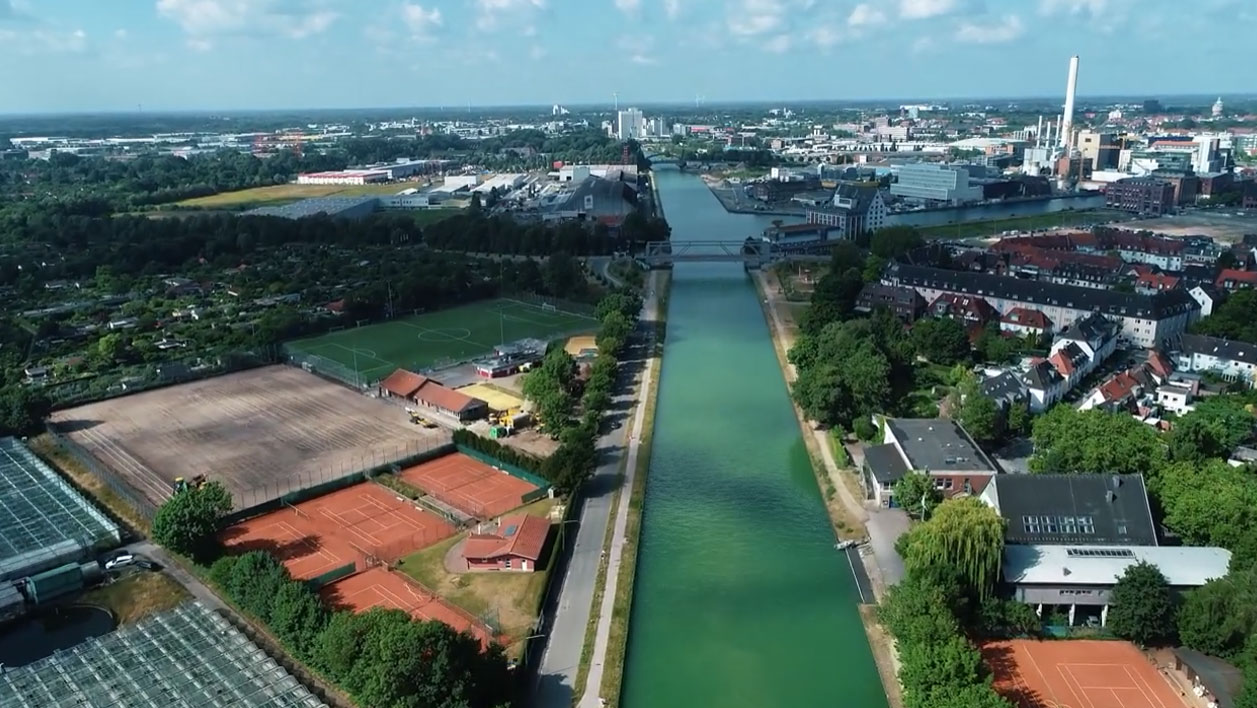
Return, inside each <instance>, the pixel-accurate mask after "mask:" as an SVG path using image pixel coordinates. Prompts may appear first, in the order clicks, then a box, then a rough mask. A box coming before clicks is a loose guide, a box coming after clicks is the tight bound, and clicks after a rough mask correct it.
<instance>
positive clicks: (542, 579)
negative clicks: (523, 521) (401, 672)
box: [398, 499, 557, 656]
mask: <svg viewBox="0 0 1257 708" xmlns="http://www.w3.org/2000/svg"><path fill="white" fill-rule="evenodd" d="M555 503H556V500H554V499H542V500H540V501H536V502H533V503H532V504H529V505H528V506H526V507H524V508H523V509H522V510H521V511H524V512H525V513H528V514H532V515H533V516H547V515H549V513H550V509H551V508H553V507H554V505H555ZM550 533H551V535H552V536H553V535H554V534H555V533H557V528H556V527H554V526H553V525H552V526H551V531H550ZM466 536H467V534H466V533H461V534H459V535H457V536H455V537H453V538H450V539H446V540H445V541H442V542H441V543H438V544H437V545H435V546H432V547H430V548H425V549H423V550H422V551H419V552H418V553H412V554H411V555H409V556H406V557H405V558H403V559H402V561H401V563H399V564H398V570H400V571H401V572H403V573H405V574H407V575H409V576H410V577H412V578H414V579H415V580H418V581H419V582H420V583H422V584H423V585H424V586H426V587H428V588H430V589H431V590H434V591H435V592H436V593H437V594H438V595H440V596H441V597H442V598H444V599H445V600H446V601H448V602H451V603H453V604H455V605H457V606H458V607H460V608H462V609H464V610H466V611H467V612H470V613H471V614H473V615H476V616H477V617H480V616H484V615H485V614H486V613H488V612H491V611H492V612H495V613H496V614H497V616H498V621H499V622H500V623H501V630H502V632H503V633H504V634H506V635H507V636H509V637H511V639H512V640H514V641H515V643H514V644H513V645H512V646H511V647H508V650H509V651H508V653H509V654H510V655H511V656H516V655H518V653H519V651H520V650H522V649H523V647H524V644H523V642H520V641H519V640H521V639H524V638H525V637H527V636H529V635H530V634H531V633H532V627H533V621H534V620H536V618H537V611H538V609H539V605H540V604H541V595H542V593H543V592H545V588H546V575H547V574H548V573H549V568H548V567H547V568H546V569H545V570H541V571H537V572H535V573H506V572H499V573H491V572H489V573H450V572H449V571H447V570H446V569H445V554H446V553H448V552H449V550H450V548H452V547H453V546H454V544H456V543H458V542H459V541H460V540H462V539H464V538H466ZM553 555H554V554H553V552H552V553H551V559H553Z"/></svg>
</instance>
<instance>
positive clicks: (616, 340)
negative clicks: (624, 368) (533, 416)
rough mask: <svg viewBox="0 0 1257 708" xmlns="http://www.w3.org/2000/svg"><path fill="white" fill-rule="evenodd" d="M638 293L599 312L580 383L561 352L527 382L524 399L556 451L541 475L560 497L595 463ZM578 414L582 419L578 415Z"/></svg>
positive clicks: (550, 355) (618, 295)
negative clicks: (593, 348) (593, 353)
mask: <svg viewBox="0 0 1257 708" xmlns="http://www.w3.org/2000/svg"><path fill="white" fill-rule="evenodd" d="M641 306H642V301H641V298H640V297H638V296H637V295H636V294H635V293H632V292H629V291H617V292H612V293H610V294H608V295H606V296H605V297H604V298H603V299H602V300H600V301H599V303H598V307H597V308H596V310H595V314H596V316H597V317H598V318H599V321H600V322H601V326H600V327H599V330H598V335H597V344H598V356H597V357H596V358H595V359H594V361H593V363H592V364H591V365H590V367H589V372H588V376H587V377H586V378H585V379H584V380H583V381H582V380H580V379H579V378H578V376H577V366H576V362H575V360H574V359H573V358H572V356H571V355H570V354H568V353H567V351H565V350H564V349H563V347H561V346H553V347H551V349H550V351H548V352H547V353H546V357H545V359H544V360H543V361H542V363H541V366H540V367H538V368H537V369H535V370H533V371H530V372H529V373H528V375H527V376H525V377H524V386H523V389H524V395H525V396H526V397H527V398H528V400H530V401H532V402H533V403H534V404H535V405H536V410H537V414H538V416H539V417H540V418H541V422H542V424H543V425H544V426H545V429H546V431H547V432H549V433H550V435H551V437H553V438H555V439H557V440H558V441H559V447H558V449H557V450H556V451H555V452H554V453H553V454H551V455H550V457H548V458H546V460H545V462H544V463H543V464H542V474H543V476H545V478H546V479H548V480H550V481H551V482H552V483H553V484H554V485H555V487H556V488H557V489H558V490H559V491H564V492H566V491H571V490H574V489H576V488H577V487H579V486H580V485H581V484H583V483H584V481H585V480H586V479H588V478H589V475H590V474H591V473H592V471H593V468H594V464H595V462H596V457H597V455H596V442H597V437H598V426H599V424H600V423H601V420H602V415H603V413H604V412H605V411H606V409H607V406H609V405H610V403H611V395H612V392H613V389H614V387H615V381H616V376H617V373H618V372H619V356H620V354H621V353H622V352H623V350H624V348H625V346H626V345H627V344H628V341H629V338H630V337H631V336H632V333H633V329H634V327H635V326H636V323H637V318H638V315H639V313H640V311H641ZM578 408H579V415H578V411H577V409H578Z"/></svg>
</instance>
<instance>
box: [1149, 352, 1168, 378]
mask: <svg viewBox="0 0 1257 708" xmlns="http://www.w3.org/2000/svg"><path fill="white" fill-rule="evenodd" d="M1147 363H1148V367H1149V368H1151V369H1152V372H1153V373H1154V374H1156V375H1157V376H1160V377H1161V378H1163V379H1164V378H1169V376H1170V374H1172V373H1174V365H1173V364H1171V363H1170V360H1169V359H1168V358H1166V356H1165V355H1164V354H1162V353H1161V352H1159V351H1156V350H1155V349H1154V350H1153V351H1152V353H1150V354H1149V355H1148V362H1147Z"/></svg>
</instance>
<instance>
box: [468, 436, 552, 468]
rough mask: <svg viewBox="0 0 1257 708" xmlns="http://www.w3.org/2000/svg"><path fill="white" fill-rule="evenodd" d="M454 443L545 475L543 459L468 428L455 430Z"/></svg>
mask: <svg viewBox="0 0 1257 708" xmlns="http://www.w3.org/2000/svg"><path fill="white" fill-rule="evenodd" d="M454 444H455V445H462V446H463V447H469V448H471V449H472V450H475V451H476V452H483V453H484V454H486V455H488V456H489V457H492V458H493V459H495V460H499V461H501V462H505V463H506V464H508V465H514V466H515V467H518V468H520V469H522V470H524V471H527V472H532V473H533V474H537V475H541V476H545V475H544V473H543V472H542V467H543V464H542V460H540V459H538V458H536V457H533V456H532V455H529V454H527V453H524V452H520V451H518V450H516V449H515V448H511V447H507V446H505V445H503V444H502V443H500V442H498V441H497V440H490V439H489V438H482V437H480V436H479V435H476V434H475V433H473V432H471V431H470V430H467V429H466V428H459V429H458V430H455V431H454Z"/></svg>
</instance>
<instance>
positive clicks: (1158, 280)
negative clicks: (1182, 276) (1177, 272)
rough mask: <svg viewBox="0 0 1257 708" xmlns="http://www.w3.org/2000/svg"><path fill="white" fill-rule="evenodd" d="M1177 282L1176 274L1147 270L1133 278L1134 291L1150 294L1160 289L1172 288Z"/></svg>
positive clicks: (1175, 286)
mask: <svg viewBox="0 0 1257 708" xmlns="http://www.w3.org/2000/svg"><path fill="white" fill-rule="evenodd" d="M1178 284H1179V279H1178V278H1177V277H1176V276H1173V275H1168V274H1166V273H1154V272H1151V271H1149V272H1147V273H1141V274H1140V275H1139V277H1137V278H1135V292H1137V293H1143V294H1145V295H1152V294H1154V293H1159V292H1161V291H1162V290H1173V289H1175V288H1177V287H1178Z"/></svg>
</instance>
